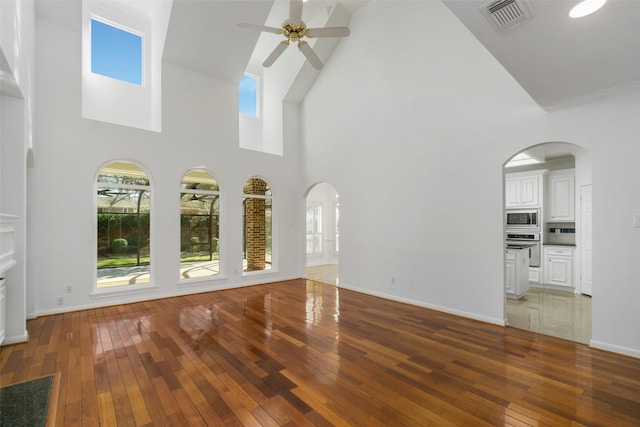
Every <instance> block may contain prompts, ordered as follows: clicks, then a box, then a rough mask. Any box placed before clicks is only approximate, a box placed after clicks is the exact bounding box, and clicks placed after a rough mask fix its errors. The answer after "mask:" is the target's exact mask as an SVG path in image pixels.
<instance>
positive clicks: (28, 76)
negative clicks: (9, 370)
mask: <svg viewBox="0 0 640 427" xmlns="http://www.w3.org/2000/svg"><path fill="white" fill-rule="evenodd" d="M0 17H1V18H0V50H2V55H3V56H4V57H5V58H6V61H7V65H8V68H9V70H4V71H8V72H9V74H10V75H11V80H12V82H11V83H12V85H13V84H14V82H13V80H15V85H16V88H15V89H16V90H15V93H12V94H11V95H12V96H7V95H6V94H2V96H0V98H1V101H0V128H1V132H0V153H1V154H0V169H1V173H0V176H1V177H2V178H1V179H0V194H1V196H0V212H2V213H6V214H12V215H17V216H18V220H17V222H16V224H15V259H16V261H17V264H16V266H15V267H13V268H12V269H10V270H9V271H8V272H7V282H6V287H7V319H6V320H7V330H6V339H5V344H7V343H11V342H17V341H22V340H24V339H26V337H27V330H26V312H27V287H26V283H27V280H28V268H27V264H28V258H27V253H26V240H27V230H28V224H27V215H28V212H27V194H26V191H27V153H28V149H29V147H30V146H31V143H32V122H33V114H32V111H33V96H34V85H33V79H34V76H33V73H34V56H35V55H34V48H33V47H34V37H35V32H34V22H35V9H34V4H33V1H15V0H6V1H0Z"/></svg>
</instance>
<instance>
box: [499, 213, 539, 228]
mask: <svg viewBox="0 0 640 427" xmlns="http://www.w3.org/2000/svg"><path fill="white" fill-rule="evenodd" d="M540 220H541V218H540V209H509V210H507V229H510V228H517V229H520V228H528V229H532V228H537V229H539V228H540Z"/></svg>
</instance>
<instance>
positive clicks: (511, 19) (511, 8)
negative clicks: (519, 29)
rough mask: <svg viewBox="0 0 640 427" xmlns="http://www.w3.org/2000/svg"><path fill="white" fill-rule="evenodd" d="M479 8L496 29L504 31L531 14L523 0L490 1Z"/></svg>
mask: <svg viewBox="0 0 640 427" xmlns="http://www.w3.org/2000/svg"><path fill="white" fill-rule="evenodd" d="M481 10H482V13H484V15H485V16H486V17H487V19H488V20H489V21H490V22H491V24H492V25H493V26H494V27H495V29H496V30H498V31H506V30H508V29H510V28H513V27H515V26H516V25H518V24H520V23H522V22H524V21H526V20H527V19H529V18H531V17H532V16H533V14H532V13H531V8H529V5H527V3H525V1H524V0H497V1H492V2H491V3H488V4H486V5H484V6H483V7H482V9H481Z"/></svg>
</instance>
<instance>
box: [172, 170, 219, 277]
mask: <svg viewBox="0 0 640 427" xmlns="http://www.w3.org/2000/svg"><path fill="white" fill-rule="evenodd" d="M219 218H220V189H219V188H218V182H217V181H216V179H215V178H214V177H213V176H212V175H211V174H210V173H209V172H207V171H206V170H203V169H194V170H192V171H189V172H187V173H186V174H185V175H184V176H183V177H182V185H181V190H180V280H186V279H194V278H201V277H208V276H215V275H217V274H220V240H219V237H220V235H219V225H220V222H219Z"/></svg>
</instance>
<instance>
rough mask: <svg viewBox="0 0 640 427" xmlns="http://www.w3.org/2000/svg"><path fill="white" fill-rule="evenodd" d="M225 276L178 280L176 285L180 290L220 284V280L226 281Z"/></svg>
mask: <svg viewBox="0 0 640 427" xmlns="http://www.w3.org/2000/svg"><path fill="white" fill-rule="evenodd" d="M227 279H228V277H227V276H221V275H219V274H217V275H215V276H207V277H194V278H193V279H184V280H180V281H179V282H178V283H177V285H178V286H179V287H181V288H188V287H190V286H203V285H207V284H209V283H212V282H220V281H222V280H227Z"/></svg>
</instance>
